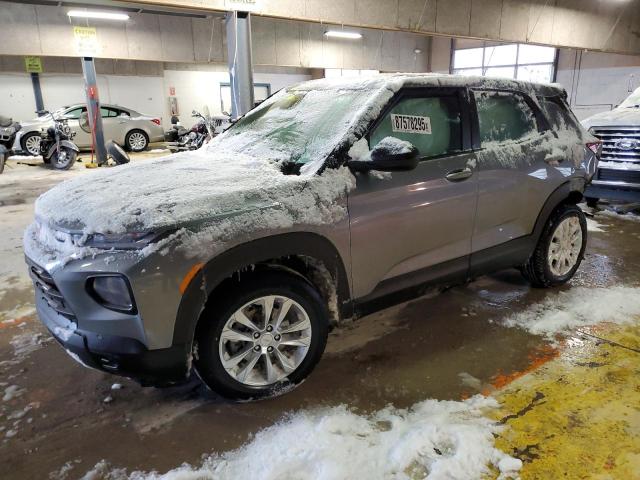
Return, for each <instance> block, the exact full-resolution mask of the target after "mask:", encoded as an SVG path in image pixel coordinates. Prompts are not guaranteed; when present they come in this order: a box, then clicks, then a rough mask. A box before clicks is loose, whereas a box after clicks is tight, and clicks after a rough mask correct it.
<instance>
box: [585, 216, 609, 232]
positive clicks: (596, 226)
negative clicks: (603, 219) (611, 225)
mask: <svg viewBox="0 0 640 480" xmlns="http://www.w3.org/2000/svg"><path fill="white" fill-rule="evenodd" d="M603 227H606V225H603V224H601V223H598V222H597V221H596V220H594V219H593V218H587V230H588V231H589V232H604V231H605V230H603Z"/></svg>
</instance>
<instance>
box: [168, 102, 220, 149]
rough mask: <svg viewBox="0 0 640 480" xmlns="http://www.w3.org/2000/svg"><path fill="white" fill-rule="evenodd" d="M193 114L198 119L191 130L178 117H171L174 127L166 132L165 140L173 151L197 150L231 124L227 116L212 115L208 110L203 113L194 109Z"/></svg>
mask: <svg viewBox="0 0 640 480" xmlns="http://www.w3.org/2000/svg"><path fill="white" fill-rule="evenodd" d="M191 116H192V117H194V118H197V119H198V121H197V122H196V123H195V125H194V126H193V127H191V130H187V129H186V128H184V127H183V126H182V125H180V121H179V120H178V117H175V116H174V117H172V118H171V123H172V124H173V127H172V129H171V130H169V131H168V132H166V133H165V140H166V141H167V142H168V145H167V146H168V147H169V149H171V150H172V151H174V152H175V151H186V150H197V149H199V148H200V147H201V146H202V145H203V144H204V142H205V141H206V140H208V139H211V138H213V137H215V136H216V135H218V134H219V133H221V132H222V131H223V130H224V129H225V128H226V127H227V126H228V124H229V120H228V118H227V117H212V116H210V115H209V114H208V113H207V112H205V114H204V115H203V114H202V113H200V112H197V111H196V110H194V111H193V112H192V113H191Z"/></svg>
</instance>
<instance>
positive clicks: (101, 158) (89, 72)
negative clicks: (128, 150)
mask: <svg viewBox="0 0 640 480" xmlns="http://www.w3.org/2000/svg"><path fill="white" fill-rule="evenodd" d="M82 73H83V75H84V90H85V95H86V97H87V114H88V115H89V127H90V128H91V132H93V145H94V149H95V152H96V160H97V162H96V163H97V164H98V165H104V164H106V163H107V149H106V148H105V143H104V130H103V128H102V116H101V115H100V96H99V95H98V82H97V79H96V65H95V61H94V59H93V58H92V57H83V58H82Z"/></svg>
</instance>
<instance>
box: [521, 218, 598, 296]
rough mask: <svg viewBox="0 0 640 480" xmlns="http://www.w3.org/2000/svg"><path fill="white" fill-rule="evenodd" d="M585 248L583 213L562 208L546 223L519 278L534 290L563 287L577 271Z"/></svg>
mask: <svg viewBox="0 0 640 480" xmlns="http://www.w3.org/2000/svg"><path fill="white" fill-rule="evenodd" d="M586 246H587V220H586V217H585V215H584V212H583V211H582V210H581V209H580V208H579V207H578V206H577V205H561V206H559V207H558V208H557V209H556V210H555V211H554V212H553V213H552V214H551V217H550V218H549V220H548V221H547V225H546V226H545V228H544V230H543V232H542V235H541V236H540V239H539V240H538V245H537V246H536V249H535V250H534V252H533V254H532V255H531V258H530V259H529V261H528V262H527V263H526V264H525V265H524V266H523V267H522V269H521V271H522V274H523V276H524V277H525V278H526V279H527V280H528V281H529V282H530V283H531V285H532V286H534V287H541V288H542V287H553V286H556V285H562V284H563V283H566V282H568V281H569V280H570V279H571V278H572V277H573V275H574V274H575V273H576V270H578V267H579V266H580V262H582V258H583V257H584V250H585V248H586Z"/></svg>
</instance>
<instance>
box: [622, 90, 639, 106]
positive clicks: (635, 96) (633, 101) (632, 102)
mask: <svg viewBox="0 0 640 480" xmlns="http://www.w3.org/2000/svg"><path fill="white" fill-rule="evenodd" d="M620 108H640V88H637V89H636V91H635V92H633V93H632V94H631V95H629V96H628V97H627V99H626V100H625V101H624V102H622V103H621V104H620Z"/></svg>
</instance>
